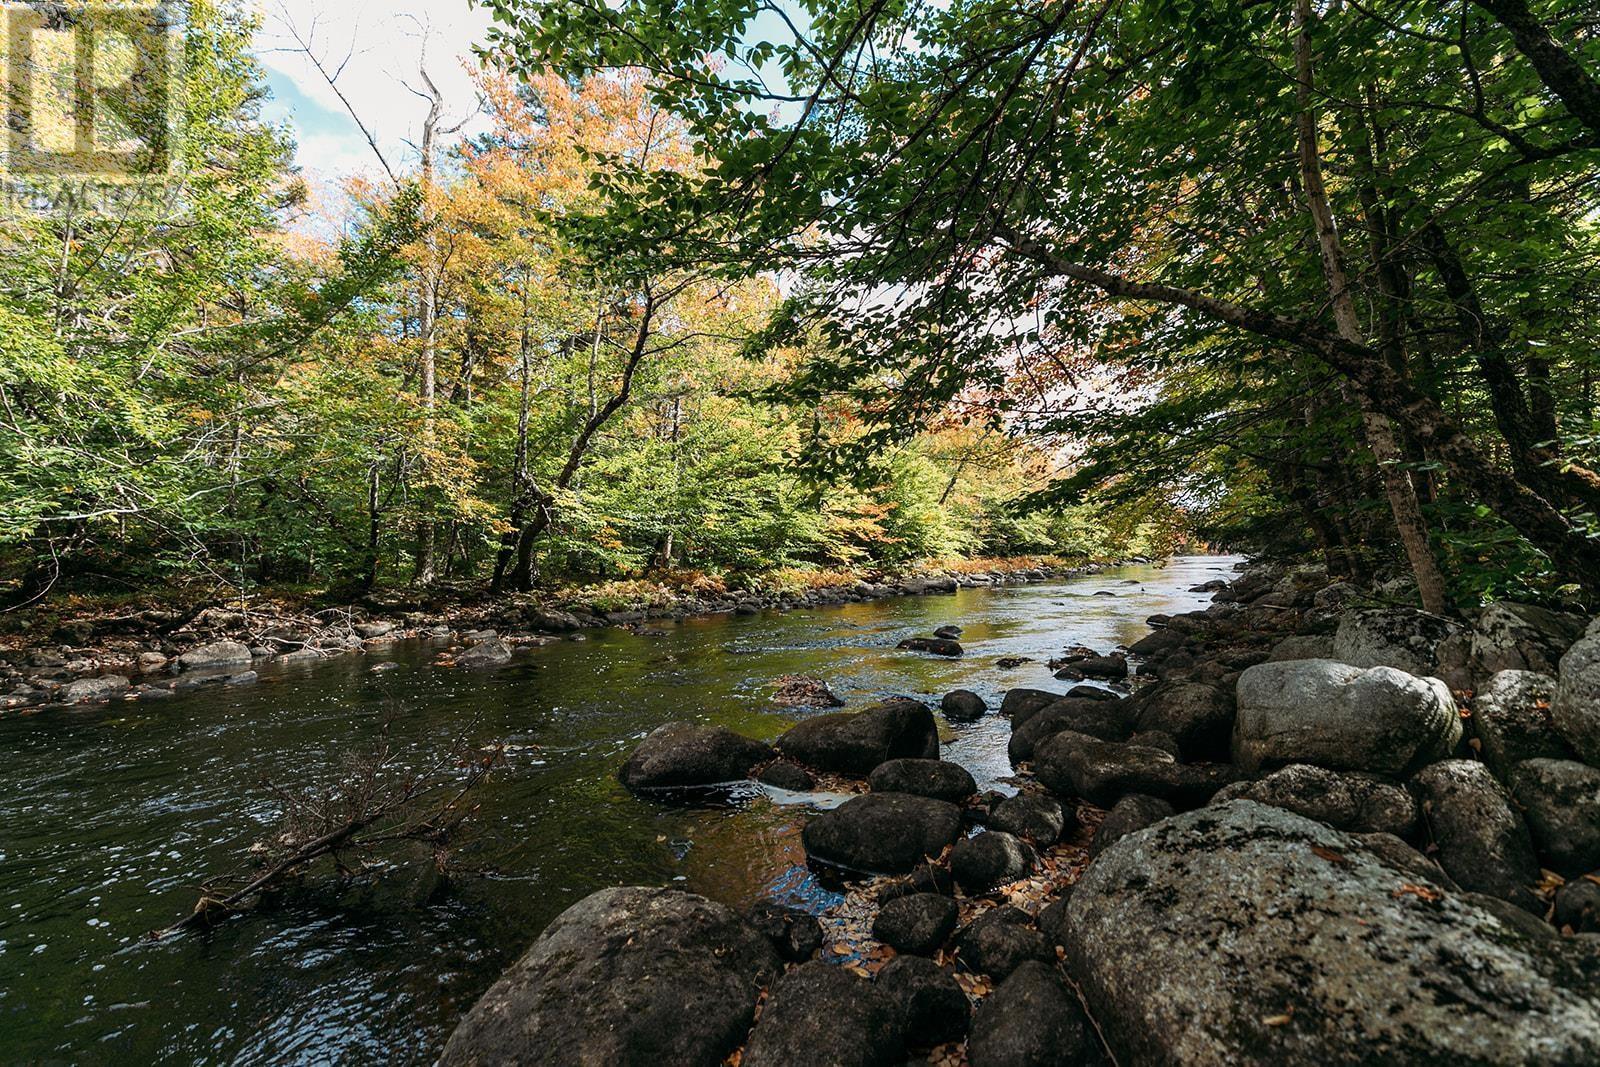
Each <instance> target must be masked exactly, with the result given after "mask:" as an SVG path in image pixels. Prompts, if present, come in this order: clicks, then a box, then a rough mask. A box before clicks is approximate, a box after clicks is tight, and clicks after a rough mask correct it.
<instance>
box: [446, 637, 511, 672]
mask: <svg viewBox="0 0 1600 1067" xmlns="http://www.w3.org/2000/svg"><path fill="white" fill-rule="evenodd" d="M510 662H511V646H510V645H507V644H506V643H505V642H504V641H502V640H500V639H499V638H498V637H486V638H484V639H483V640H482V641H479V642H478V643H477V644H475V645H472V646H471V647H469V648H466V649H463V650H462V651H460V652H457V653H456V657H455V664H456V666H457V667H468V668H474V667H503V666H505V665H506V664H507V663H510Z"/></svg>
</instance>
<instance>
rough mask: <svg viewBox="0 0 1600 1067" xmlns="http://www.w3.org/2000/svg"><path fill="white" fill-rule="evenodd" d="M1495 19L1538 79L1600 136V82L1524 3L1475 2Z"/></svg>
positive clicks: (1512, 0) (1505, 0) (1508, 0)
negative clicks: (1530, 65) (1535, 72)
mask: <svg viewBox="0 0 1600 1067" xmlns="http://www.w3.org/2000/svg"><path fill="white" fill-rule="evenodd" d="M1475 2H1476V3H1477V5H1478V6H1479V7H1481V8H1483V9H1484V10H1485V11H1487V12H1488V13H1489V14H1491V15H1493V16H1494V17H1495V20H1496V21H1497V22H1499V23H1500V25H1502V26H1504V27H1505V28H1506V29H1507V30H1508V31H1509V32H1510V33H1511V39H1512V41H1514V42H1515V43H1516V46H1517V51H1519V52H1521V53H1522V54H1523V55H1524V56H1526V57H1527V59H1528V62H1529V63H1531V64H1532V65H1533V69H1534V70H1535V71H1537V72H1538V74H1539V80H1540V81H1542V82H1544V84H1545V86H1546V87H1547V88H1548V89H1549V90H1550V91H1551V92H1553V93H1555V94H1556V95H1557V96H1558V97H1560V98H1561V102H1562V103H1563V104H1566V105H1567V110H1568V111H1570V112H1572V114H1573V117H1575V118H1576V119H1577V120H1578V121H1579V122H1581V123H1583V124H1584V125H1585V126H1586V127H1588V129H1589V133H1590V134H1591V135H1593V136H1600V82H1597V81H1596V80H1595V79H1594V77H1593V76H1592V75H1591V74H1590V73H1589V72H1588V71H1586V70H1585V69H1584V68H1583V64H1582V63H1581V62H1579V60H1578V59H1577V58H1575V57H1574V56H1572V55H1571V54H1570V53H1568V52H1567V51H1566V50H1565V49H1563V48H1562V47H1561V45H1560V43H1559V42H1557V41H1556V39H1555V37H1554V35H1552V34H1551V32H1550V30H1549V28H1548V27H1546V26H1545V25H1544V23H1542V22H1540V21H1539V20H1538V19H1537V18H1536V17H1534V14H1533V12H1532V11H1531V10H1529V8H1528V4H1527V0H1475Z"/></svg>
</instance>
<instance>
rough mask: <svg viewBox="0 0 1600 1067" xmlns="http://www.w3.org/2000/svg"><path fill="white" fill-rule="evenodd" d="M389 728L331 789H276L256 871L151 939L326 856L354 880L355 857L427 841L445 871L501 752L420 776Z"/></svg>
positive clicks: (486, 751)
mask: <svg viewBox="0 0 1600 1067" xmlns="http://www.w3.org/2000/svg"><path fill="white" fill-rule="evenodd" d="M388 725H389V724H388V723H386V724H385V727H384V739H383V741H382V742H381V743H380V744H379V746H378V748H377V750H376V751H374V752H373V753H371V754H370V755H368V756H366V757H364V758H361V759H358V760H354V761H352V764H351V766H350V770H349V772H348V773H347V774H346V775H345V776H344V777H343V778H342V779H341V780H340V781H339V782H337V783H335V784H334V785H332V786H331V787H327V788H324V789H321V790H314V791H305V792H300V793H294V792H291V791H288V790H286V789H283V788H281V787H277V786H272V785H270V784H269V785H268V788H270V789H271V790H272V791H273V792H275V793H276V794H277V795H278V796H279V797H280V799H281V800H282V802H283V806H284V812H283V817H282V820H281V822H280V825H279V829H278V830H277V831H276V832H275V834H274V835H273V836H272V837H270V838H268V839H266V840H263V841H261V842H258V843H257V844H255V845H253V846H252V847H251V849H250V851H251V853H252V854H254V855H255V856H256V857H258V858H257V860H256V862H255V863H254V865H253V866H252V868H251V872H250V873H247V874H235V875H229V876H224V877H222V878H218V879H215V880H213V881H211V882H208V883H206V884H205V885H203V886H202V887H201V894H200V899H199V901H198V902H196V904H195V906H194V910H193V911H191V912H190V913H189V914H188V915H186V916H185V917H184V918H182V919H180V920H178V921H177V922H175V923H173V924H172V925H171V926H168V927H166V928H164V929H161V930H155V931H152V932H151V933H150V935H149V936H150V938H151V939H152V940H160V939H162V938H166V937H170V936H172V935H173V934H177V933H180V932H182V931H184V930H189V929H193V928H196V927H203V926H208V925H210V924H211V923H213V922H216V921H219V920H221V919H223V918H225V917H227V916H228V915H231V914H234V913H236V912H238V911H240V910H242V909H244V908H245V907H247V906H248V905H250V904H251V903H252V902H253V901H254V900H255V899H256V898H257V897H258V896H259V895H260V894H261V893H263V892H265V891H266V890H268V889H271V888H273V887H274V886H276V885H278V884H280V883H282V882H285V881H287V880H289V879H291V878H293V877H296V876H297V875H299V874H301V873H303V872H304V871H306V870H307V869H308V868H309V867H310V866H311V865H312V864H314V863H315V862H316V861H318V860H320V859H323V858H324V857H328V858H331V859H333V861H334V863H335V865H336V867H337V869H338V870H339V872H340V873H341V874H343V875H348V874H350V873H352V870H353V868H352V866H351V865H350V864H349V863H347V862H346V860H347V859H348V858H349V857H350V856H351V855H352V854H361V855H363V856H370V855H373V854H374V853H376V852H377V851H378V850H380V849H382V848H383V847H384V846H387V845H394V844H397V843H401V842H420V843H424V844H428V845H431V846H433V848H434V861H435V863H437V864H439V866H440V867H441V868H443V867H444V866H445V865H446V864H447V863H448V860H449V848H450V845H451V843H452V841H453V839H454V838H455V836H456V834H457V832H458V830H459V829H460V827H461V824H462V823H463V822H465V821H466V820H467V819H468V818H470V817H471V816H472V815H473V814H474V813H475V812H476V811H477V805H476V804H475V803H473V802H472V795H473V793H474V791H475V790H476V789H477V788H478V786H480V785H482V784H483V782H484V780H485V779H486V778H487V777H488V775H489V774H490V772H491V771H492V770H494V768H495V767H497V766H498V765H499V763H500V759H501V755H502V749H500V748H499V747H498V746H496V747H491V748H479V749H471V748H467V747H464V746H463V747H462V748H460V749H458V750H456V751H454V752H452V753H451V754H450V755H448V756H445V757H442V758H440V759H439V760H436V761H435V762H434V763H433V764H431V765H430V766H428V767H426V768H424V769H423V770H421V771H406V770H404V769H403V768H401V767H400V766H399V760H400V753H399V752H397V751H396V749H395V748H394V746H393V745H391V744H390V742H389V740H388Z"/></svg>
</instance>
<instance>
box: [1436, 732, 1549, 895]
mask: <svg viewBox="0 0 1600 1067" xmlns="http://www.w3.org/2000/svg"><path fill="white" fill-rule="evenodd" d="M1411 788H1412V789H1413V790H1415V791H1416V794H1417V797H1418V799H1419V800H1421V801H1422V815H1423V818H1424V820H1425V821H1426V823H1427V826H1428V832H1429V834H1430V836H1431V837H1432V838H1433V843H1434V846H1435V847H1436V850H1437V851H1435V852H1434V853H1433V858H1434V859H1435V860H1437V861H1438V863H1439V866H1441V867H1443V868H1444V870H1445V873H1446V874H1448V875H1449V876H1450V877H1451V878H1453V879H1455V881H1456V884H1457V885H1459V886H1461V888H1462V889H1466V890H1470V891H1472V892H1475V893H1487V894H1489V895H1490V896H1493V897H1499V898H1500V899H1501V900H1509V901H1510V902H1511V903H1513V904H1515V905H1517V906H1518V907H1520V908H1526V909H1528V910H1529V911H1537V910H1539V909H1540V907H1541V905H1540V903H1539V898H1538V897H1536V896H1534V895H1533V890H1532V888H1531V887H1532V886H1533V885H1534V884H1535V883H1537V882H1538V881H1539V862H1538V860H1537V859H1536V858H1535V857H1534V854H1533V840H1532V839H1531V838H1530V837H1529V836H1528V827H1527V825H1526V824H1525V823H1524V822H1523V821H1522V816H1521V815H1519V814H1518V813H1517V810H1516V809H1515V808H1513V807H1512V806H1511V797H1510V796H1509V795H1508V794H1507V793H1506V791H1505V787H1504V786H1502V785H1501V784H1500V783H1499V782H1497V781H1495V777H1494V775H1492V774H1490V773H1489V768H1487V767H1485V766H1484V765H1483V764H1481V763H1478V762H1476V761H1474V760H1443V761H1441V762H1439V763H1435V764H1433V765H1432V766H1429V767H1424V768H1423V769H1422V770H1421V771H1420V772H1419V773H1418V774H1417V776H1416V777H1415V778H1413V779H1412V780H1411Z"/></svg>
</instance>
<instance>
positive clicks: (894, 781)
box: [867, 759, 978, 804]
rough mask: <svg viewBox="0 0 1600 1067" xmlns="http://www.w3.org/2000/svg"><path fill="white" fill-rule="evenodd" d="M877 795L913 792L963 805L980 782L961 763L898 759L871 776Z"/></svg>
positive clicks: (890, 761) (878, 769)
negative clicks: (974, 779)
mask: <svg viewBox="0 0 1600 1067" xmlns="http://www.w3.org/2000/svg"><path fill="white" fill-rule="evenodd" d="M867 785H868V787H870V788H871V789H872V791H873V792H874V793H910V794H912V795H913V796H919V797H932V798H933V799H934V800H948V801H950V802H951V803H956V804H959V803H960V802H961V801H963V800H965V799H967V798H968V797H970V796H971V795H972V794H974V793H976V792H977V791H978V783H977V782H975V781H973V780H972V775H971V773H969V772H968V771H967V769H966V768H965V767H963V766H961V765H960V764H958V763H946V762H945V761H944V760H936V759H894V760H889V761H888V762H887V763H880V764H878V766H876V767H874V768H873V769H872V773H871V774H870V775H868V776H867Z"/></svg>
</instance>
